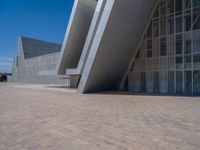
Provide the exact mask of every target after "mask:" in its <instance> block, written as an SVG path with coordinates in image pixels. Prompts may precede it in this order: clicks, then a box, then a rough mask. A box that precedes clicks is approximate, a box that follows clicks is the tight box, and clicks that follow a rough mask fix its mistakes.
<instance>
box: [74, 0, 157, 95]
mask: <svg viewBox="0 0 200 150" xmlns="http://www.w3.org/2000/svg"><path fill="white" fill-rule="evenodd" d="M155 1H156V0H148V1H147V0H109V1H106V5H105V9H104V12H103V14H102V16H101V19H100V22H99V25H98V28H97V31H96V34H95V36H94V40H93V43H92V46H91V50H90V53H89V56H88V59H87V62H86V65H85V68H84V71H83V74H82V77H81V80H80V83H79V87H78V91H79V92H93V91H102V90H111V89H116V88H117V87H118V86H119V85H118V84H120V82H121V80H122V78H123V75H124V74H125V72H126V69H127V68H128V65H129V62H130V60H131V56H132V55H133V54H134V51H135V49H136V46H137V43H138V41H139V39H140V36H141V34H142V31H143V29H144V28H145V24H146V23H147V21H148V18H149V16H150V14H151V11H152V9H153V6H154V4H155Z"/></svg>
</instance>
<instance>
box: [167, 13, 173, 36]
mask: <svg viewBox="0 0 200 150" xmlns="http://www.w3.org/2000/svg"><path fill="white" fill-rule="evenodd" d="M167 28H168V34H173V33H174V18H173V17H171V16H170V17H169V18H168V27H167Z"/></svg>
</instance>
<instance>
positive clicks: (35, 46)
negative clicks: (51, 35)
mask: <svg viewBox="0 0 200 150" xmlns="http://www.w3.org/2000/svg"><path fill="white" fill-rule="evenodd" d="M60 49H61V45H60V44H56V43H51V42H46V41H41V40H36V39H31V38H27V37H20V38H19V42H18V52H17V56H16V57H15V58H14V62H13V69H12V77H11V78H9V82H17V83H35V84H36V83H40V84H59V85H68V84H69V83H68V79H67V78H66V77H62V76H58V75H54V76H42V75H40V74H39V72H40V71H45V70H49V69H55V68H56V65H57V60H58V58H59V53H60Z"/></svg>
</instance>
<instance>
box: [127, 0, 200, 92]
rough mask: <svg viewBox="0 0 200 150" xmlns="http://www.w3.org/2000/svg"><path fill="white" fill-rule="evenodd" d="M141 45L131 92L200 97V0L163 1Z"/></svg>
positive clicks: (130, 78)
mask: <svg viewBox="0 0 200 150" xmlns="http://www.w3.org/2000/svg"><path fill="white" fill-rule="evenodd" d="M140 43H141V44H140V45H139V49H138V53H137V54H136V57H135V59H134V64H133V65H132V68H131V71H130V73H129V90H130V91H135V92H140V91H141V92H154V93H177V94H195V95H200V0H159V2H158V4H157V6H155V11H154V12H153V14H152V18H151V20H150V21H149V24H148V26H147V29H146V33H145V36H144V37H142V39H141V42H140Z"/></svg>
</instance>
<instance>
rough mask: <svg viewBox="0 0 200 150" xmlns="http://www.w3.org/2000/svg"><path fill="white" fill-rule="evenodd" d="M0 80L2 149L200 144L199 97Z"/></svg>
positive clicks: (167, 149) (184, 149)
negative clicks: (87, 91)
mask: <svg viewBox="0 0 200 150" xmlns="http://www.w3.org/2000/svg"><path fill="white" fill-rule="evenodd" d="M126 94H129V93H104V94H103V93H99V94H87V95H81V94H75V93H74V92H70V90H66V91H65V90H63V89H61V90H59V89H58V88H56V90H55V91H54V90H53V89H52V88H49V87H45V86H42V85H41V86H40V85H37V86H33V87H31V85H17V84H15V85H12V84H0V150H46V149H47V150H90V149H91V150H157V149H159V150H199V149H200V98H199V97H175V96H148V95H144V96H142V95H126Z"/></svg>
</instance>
